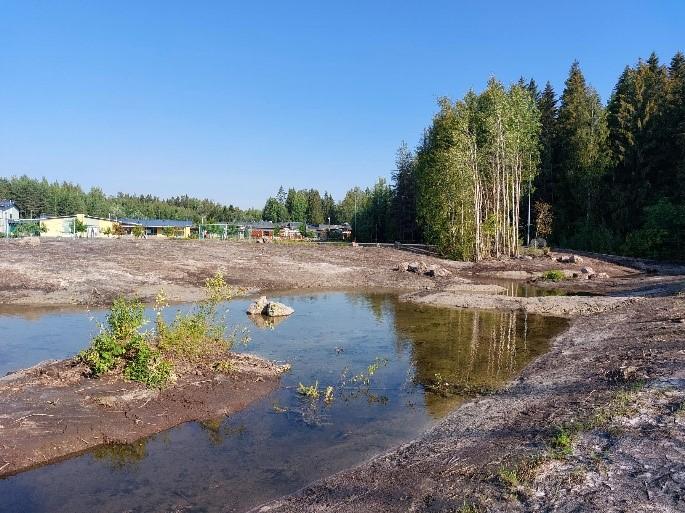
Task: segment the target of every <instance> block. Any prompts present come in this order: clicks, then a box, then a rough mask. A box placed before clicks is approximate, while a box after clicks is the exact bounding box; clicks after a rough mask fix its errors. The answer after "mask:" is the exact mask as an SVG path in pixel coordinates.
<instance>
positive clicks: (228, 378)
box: [0, 354, 282, 477]
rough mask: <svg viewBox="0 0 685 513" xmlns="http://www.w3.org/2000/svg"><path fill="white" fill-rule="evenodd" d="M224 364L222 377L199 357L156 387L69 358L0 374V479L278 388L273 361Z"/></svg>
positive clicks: (237, 358)
mask: <svg viewBox="0 0 685 513" xmlns="http://www.w3.org/2000/svg"><path fill="white" fill-rule="evenodd" d="M228 361H230V362H231V370H230V372H229V373H226V374H222V373H217V372H215V371H214V370H212V368H211V366H210V365H208V364H205V363H202V362H199V363H197V364H194V365H193V366H192V367H188V366H186V368H180V367H177V369H176V371H177V373H178V374H179V376H178V379H177V381H176V382H175V383H174V384H172V385H170V386H169V387H167V388H165V389H164V390H162V391H159V390H152V389H148V388H145V387H144V386H142V385H140V384H139V383H135V382H130V381H125V380H124V379H122V378H121V375H120V374H118V375H117V374H115V373H112V374H108V375H104V376H102V377H101V378H99V379H90V378H87V377H84V373H85V371H86V369H85V367H84V366H83V365H82V364H78V363H76V362H75V361H74V360H64V361H59V362H48V363H44V364H40V365H38V366H36V367H32V368H30V369H26V370H23V371H19V372H17V373H13V374H8V375H7V376H5V377H3V378H0V404H1V405H2V407H1V408H0V435H1V436H0V477H2V476H7V475H11V474H15V473H17V472H19V471H22V470H26V469H28V468H30V467H34V466H37V465H42V464H45V463H49V462H52V461H55V460H58V459H60V458H64V457H66V456H71V455H74V454H77V453H80V452H83V451H85V450H87V449H91V448H93V447H97V446H100V445H103V444H112V443H131V442H133V441H135V440H138V439H139V438H142V437H145V436H148V435H151V434H154V433H158V432H160V431H163V430H165V429H169V428H171V427H174V426H176V425H178V424H181V423H183V422H187V421H191V420H208V419H213V418H217V417H223V416H225V415H228V414H231V413H234V412H236V411H238V410H241V409H243V408H245V407H246V406H247V405H248V404H249V403H251V402H253V401H256V400H258V399H261V398H262V397H265V396H266V395H267V394H269V393H270V392H271V391H272V390H274V389H275V388H276V386H277V385H278V379H279V375H280V372H281V370H282V369H281V368H280V367H279V366H277V365H274V364H272V363H269V362H267V361H265V360H263V359H261V358H257V357H254V356H249V355H237V354H232V355H231V356H230V357H229V359H228Z"/></svg>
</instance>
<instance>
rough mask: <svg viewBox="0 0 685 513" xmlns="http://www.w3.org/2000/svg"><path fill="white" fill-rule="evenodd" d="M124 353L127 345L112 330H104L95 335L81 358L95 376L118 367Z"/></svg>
mask: <svg viewBox="0 0 685 513" xmlns="http://www.w3.org/2000/svg"><path fill="white" fill-rule="evenodd" d="M124 353H126V347H125V346H124V345H123V344H122V343H121V342H119V341H118V340H117V339H116V338H114V336H112V334H111V333H110V332H107V331H103V332H101V333H99V334H98V335H96V336H95V338H94V339H93V340H92V342H91V345H90V347H89V348H88V349H86V350H85V351H82V352H81V353H79V359H80V360H81V361H82V362H83V363H85V364H86V365H87V366H88V367H89V368H90V371H91V373H92V375H93V376H99V375H101V374H104V373H105V372H107V371H110V370H112V369H113V368H114V367H116V366H117V364H118V363H119V360H120V359H121V357H122V356H123V355H124Z"/></svg>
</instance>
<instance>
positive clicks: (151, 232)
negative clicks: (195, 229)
mask: <svg viewBox="0 0 685 513" xmlns="http://www.w3.org/2000/svg"><path fill="white" fill-rule="evenodd" d="M145 231H146V234H147V236H148V237H158V238H161V239H166V238H167V236H166V235H164V228H146V230H145ZM174 237H181V238H185V239H187V238H189V237H190V227H187V228H177V227H174Z"/></svg>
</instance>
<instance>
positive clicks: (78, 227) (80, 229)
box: [69, 218, 88, 233]
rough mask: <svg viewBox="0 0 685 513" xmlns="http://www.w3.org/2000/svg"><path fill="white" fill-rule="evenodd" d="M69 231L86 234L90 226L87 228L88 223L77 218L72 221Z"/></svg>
mask: <svg viewBox="0 0 685 513" xmlns="http://www.w3.org/2000/svg"><path fill="white" fill-rule="evenodd" d="M69 229H70V231H71V232H72V233H86V231H87V230H88V226H86V223H84V222H83V221H81V220H80V219H78V218H76V219H74V220H73V221H71V223H70V228H69Z"/></svg>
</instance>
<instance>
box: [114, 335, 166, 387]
mask: <svg viewBox="0 0 685 513" xmlns="http://www.w3.org/2000/svg"><path fill="white" fill-rule="evenodd" d="M128 353H129V354H128V357H127V362H126V366H125V367H124V377H125V378H126V379H130V380H131V381H138V382H140V383H144V384H145V385H147V386H149V387H154V388H162V387H163V386H164V385H165V384H166V383H167V382H168V381H169V378H170V377H171V371H172V369H173V366H172V364H171V362H170V361H168V360H166V359H164V358H163V357H162V355H161V353H160V352H159V351H158V350H156V349H153V348H151V347H150V344H148V342H147V341H146V340H145V338H144V337H143V336H142V335H139V336H137V337H134V339H133V340H132V341H131V343H130V346H129V351H128Z"/></svg>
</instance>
